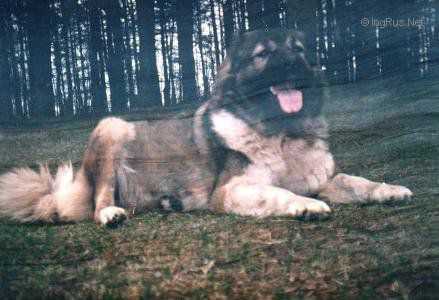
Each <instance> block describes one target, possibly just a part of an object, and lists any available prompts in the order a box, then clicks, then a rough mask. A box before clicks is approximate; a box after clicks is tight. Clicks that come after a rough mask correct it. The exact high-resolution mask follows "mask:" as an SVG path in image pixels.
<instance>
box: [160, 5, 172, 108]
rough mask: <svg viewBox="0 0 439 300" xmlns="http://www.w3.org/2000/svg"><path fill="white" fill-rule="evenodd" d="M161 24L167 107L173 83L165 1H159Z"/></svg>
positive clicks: (164, 100) (164, 91) (164, 97)
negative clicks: (169, 62) (169, 70)
mask: <svg viewBox="0 0 439 300" xmlns="http://www.w3.org/2000/svg"><path fill="white" fill-rule="evenodd" d="M159 5H160V6H159V23H160V44H161V54H162V61H163V77H164V89H163V102H164V105H165V106H167V105H169V103H170V102H171V92H170V91H171V89H170V85H171V82H170V80H169V72H168V69H169V64H168V57H167V51H168V50H167V47H168V45H167V42H166V39H167V37H166V36H167V30H166V18H165V12H164V10H165V8H164V5H163V0H162V1H159Z"/></svg>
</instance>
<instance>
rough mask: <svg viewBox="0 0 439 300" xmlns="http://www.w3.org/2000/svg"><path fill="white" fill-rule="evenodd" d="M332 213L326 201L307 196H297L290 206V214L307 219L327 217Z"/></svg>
mask: <svg viewBox="0 0 439 300" xmlns="http://www.w3.org/2000/svg"><path fill="white" fill-rule="evenodd" d="M330 213H331V209H330V208H329V206H328V205H327V204H326V203H325V202H323V201H320V200H315V199H311V198H306V197H295V198H294V200H293V201H292V203H291V204H290V205H289V207H288V215H290V216H293V217H300V218H305V219H314V218H322V217H327V216H328V215H329V214H330Z"/></svg>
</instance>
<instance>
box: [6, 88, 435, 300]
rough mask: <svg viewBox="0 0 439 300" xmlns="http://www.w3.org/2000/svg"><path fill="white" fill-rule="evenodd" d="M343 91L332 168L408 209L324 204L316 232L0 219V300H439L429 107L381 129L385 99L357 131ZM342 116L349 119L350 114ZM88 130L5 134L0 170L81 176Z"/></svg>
mask: <svg viewBox="0 0 439 300" xmlns="http://www.w3.org/2000/svg"><path fill="white" fill-rule="evenodd" d="M425 82H426V83H425V84H426V85H428V89H425V88H422V87H419V84H420V83H419V82H418V83H416V85H413V88H412V89H409V92H410V93H409V92H408V91H407V90H406V91H404V95H411V96H412V100H413V101H420V102H419V103H421V102H422V103H426V101H427V102H428V100H429V99H430V100H431V99H433V100H436V101H437V95H438V94H439V93H438V91H437V90H435V89H434V87H433V86H431V85H429V82H428V80H426V81H425ZM379 88H380V87H379V86H378V87H376V89H379ZM395 88H397V86H396V87H395ZM360 89H361V87H360ZM383 89H384V88H383ZM350 91H352V89H350V88H349V87H340V88H339V89H338V90H337V89H334V95H336V96H337V99H339V100H337V101H343V104H342V105H338V104H339V102H337V101H334V102H333V103H332V104H331V103H330V108H329V111H331V112H332V113H330V114H329V115H330V116H331V115H332V116H333V117H332V120H330V121H332V122H333V123H334V124H335V125H334V126H333V127H332V129H333V134H332V138H331V140H330V142H331V147H332V149H333V151H334V153H335V156H336V158H337V160H338V163H339V168H340V169H342V170H343V171H344V172H346V173H351V174H355V175H360V176H365V177H368V178H370V179H372V180H377V181H387V182H389V183H400V184H404V185H407V186H409V187H410V188H411V189H412V190H413V191H414V193H415V195H416V196H415V197H414V199H413V200H411V201H408V202H404V203H393V204H392V203H390V204H384V205H340V206H333V207H332V208H333V211H334V212H333V214H332V215H331V217H330V218H329V219H328V220H324V221H315V222H304V221H299V220H294V219H290V218H268V219H264V220H261V219H255V218H246V217H239V216H236V215H216V214H212V213H208V212H196V213H190V214H189V213H172V214H163V213H161V212H156V211H153V212H150V213H148V214H144V215H141V216H137V217H134V218H131V219H130V220H128V221H127V222H126V224H125V225H124V226H122V227H119V228H117V229H107V228H101V227H97V226H95V225H94V224H93V223H92V222H83V223H80V224H71V225H57V226H54V225H17V224H11V223H8V222H6V221H3V222H1V223H0V245H1V246H0V298H2V299H6V298H36V297H38V298H80V299H83V298H104V299H117V298H132V299H135V298H182V297H190V298H195V299H199V298H226V297H227V298H251V299H253V298H257V297H259V298H274V299H290V298H303V297H305V298H336V299H343V298H353V297H355V298H360V299H361V298H372V299H376V298H397V299H398V298H401V299H409V298H410V299H426V298H430V299H434V298H435V297H436V295H437V294H438V293H439V235H438V233H439V201H438V195H439V188H438V184H437V183H438V182H437V178H438V175H439V168H438V166H439V148H438V145H439V118H438V117H437V113H438V112H439V110H438V106H437V104H436V106H430V109H429V110H428V113H427V112H426V113H424V112H420V111H422V108H419V109H416V110H413V111H411V112H410V109H409V108H408V106H410V105H413V101H412V102H410V101H408V100H407V101H404V103H405V104H404V105H405V106H404V105H400V107H399V110H400V111H401V112H402V113H401V115H398V114H397V111H396V112H394V113H393V114H392V117H388V118H384V119H383V120H382V121H379V120H380V116H379V115H377V114H379V111H380V110H379V107H380V106H381V105H382V102H380V101H391V100H389V99H390V98H389V95H384V96H383V97H381V98H382V100H380V101H376V103H375V104H371V105H370V107H366V108H367V112H370V111H373V110H374V109H376V111H377V112H376V113H374V114H373V115H375V116H376V119H377V120H378V121H374V122H369V121H370V120H366V119H364V118H363V119H362V121H364V122H363V123H361V126H355V123H354V122H353V121H355V119H356V117H355V116H357V117H358V118H362V117H363V116H362V115H360V114H361V113H362V112H361V110H357V111H356V110H355V109H356V106H355V103H354V102H355V101H356V100H355V97H354V96H352V99H351V98H350V97H349V92H350ZM387 92H389V93H392V92H393V90H389V91H387ZM370 94H373V91H371V92H370ZM343 95H344V97H343ZM353 95H354V94H353ZM393 95H394V94H393ZM365 97H367V95H366V96H365ZM369 97H373V96H372V95H369ZM435 97H436V98H435ZM371 100H373V99H371ZM433 100H431V101H430V102H428V103H430V104H429V105H433V104H434V101H433ZM349 101H350V102H349ZM370 103H373V101H371V102H370ZM395 103H398V102H397V101H396V100H394V102H390V103H388V105H390V106H391V107H395V105H394V104H395ZM392 105H393V106H392ZM347 107H351V108H353V110H352V111H351V112H350V113H349V114H347V113H346V110H347ZM363 108H364V107H363ZM363 112H364V111H363ZM343 114H345V115H346V118H342V116H343ZM349 118H350V119H349ZM349 120H352V122H351V123H349V122H350V121H349ZM93 124H94V123H93V122H88V121H77V122H70V123H68V124H63V125H61V127H59V128H55V127H54V126H51V127H36V128H33V129H32V130H17V129H8V130H3V137H2V140H1V147H0V172H3V171H6V170H7V169H9V168H10V167H13V166H23V165H32V166H35V165H36V163H37V162H42V161H47V160H49V161H50V163H51V164H52V165H55V164H58V163H59V162H61V161H62V160H65V159H72V160H73V161H74V162H75V163H76V165H78V163H79V161H80V157H81V154H82V152H83V150H84V147H85V141H86V139H87V136H88V134H89V132H90V131H91V129H92V125H93Z"/></svg>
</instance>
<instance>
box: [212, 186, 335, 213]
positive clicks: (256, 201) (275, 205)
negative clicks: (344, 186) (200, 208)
mask: <svg viewBox="0 0 439 300" xmlns="http://www.w3.org/2000/svg"><path fill="white" fill-rule="evenodd" d="M212 208H213V210H215V211H222V212H227V213H236V214H239V215H245V216H256V217H267V216H292V217H301V216H305V217H306V216H319V215H323V216H325V215H327V214H328V213H330V212H331V210H330V208H329V207H328V205H326V203H325V202H323V201H319V200H315V199H312V198H307V197H302V196H299V195H296V194H294V193H292V192H290V191H288V190H285V189H282V188H279V187H275V186H271V185H260V184H250V183H242V182H233V180H232V181H231V182H229V183H228V184H226V185H224V186H222V187H220V188H219V189H218V190H217V191H216V193H215V195H214V201H213V207H212Z"/></svg>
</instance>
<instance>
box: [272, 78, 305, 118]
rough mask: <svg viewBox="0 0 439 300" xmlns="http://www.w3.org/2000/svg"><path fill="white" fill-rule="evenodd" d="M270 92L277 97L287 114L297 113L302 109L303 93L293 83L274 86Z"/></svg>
mask: <svg viewBox="0 0 439 300" xmlns="http://www.w3.org/2000/svg"><path fill="white" fill-rule="evenodd" d="M270 91H271V93H272V94H273V95H274V96H275V97H276V99H277V101H278V102H279V105H280V107H281V109H282V111H284V112H285V113H288V114H292V113H297V112H299V111H300V110H301V109H302V107H303V93H302V91H301V90H299V89H297V88H295V87H294V85H293V84H292V83H291V82H285V83H282V84H279V85H272V86H271V87H270Z"/></svg>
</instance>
